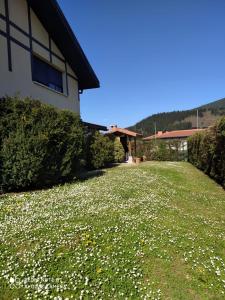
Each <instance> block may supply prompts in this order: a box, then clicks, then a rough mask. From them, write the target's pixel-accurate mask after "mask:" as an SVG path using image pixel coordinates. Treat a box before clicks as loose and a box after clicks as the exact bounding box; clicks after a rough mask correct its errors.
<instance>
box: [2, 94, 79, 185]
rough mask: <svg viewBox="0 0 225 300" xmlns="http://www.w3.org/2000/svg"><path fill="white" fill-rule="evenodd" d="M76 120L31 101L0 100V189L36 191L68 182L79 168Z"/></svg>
mask: <svg viewBox="0 0 225 300" xmlns="http://www.w3.org/2000/svg"><path fill="white" fill-rule="evenodd" d="M83 144H84V132H83V126H82V123H81V120H80V118H79V116H77V115H75V114H74V113H72V112H69V111H63V110H58V109H55V108H54V107H52V106H49V105H46V104H42V103H41V102H39V101H36V100H33V99H29V98H27V99H24V100H20V99H18V98H3V99H0V186H1V189H2V190H3V191H12V190H13V191H15V190H24V189H31V188H40V187H45V186H50V185H53V184H57V183H61V182H64V181H66V180H70V179H72V178H73V177H74V176H75V174H76V173H77V172H78V171H79V169H80V165H81V164H82V158H83V149H84V146H83Z"/></svg>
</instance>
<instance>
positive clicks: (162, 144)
mask: <svg viewBox="0 0 225 300" xmlns="http://www.w3.org/2000/svg"><path fill="white" fill-rule="evenodd" d="M180 143H181V141H179V140H173V141H162V140H156V141H155V140H152V141H145V142H140V141H139V142H138V143H137V153H136V155H137V156H138V157H142V156H144V157H145V158H146V160H149V161H151V160H157V161H182V160H186V159H187V151H180V150H179V148H180Z"/></svg>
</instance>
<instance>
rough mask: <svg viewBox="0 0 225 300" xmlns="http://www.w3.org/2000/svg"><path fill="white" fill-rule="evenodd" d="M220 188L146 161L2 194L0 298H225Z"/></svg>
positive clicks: (194, 174)
mask: <svg viewBox="0 0 225 300" xmlns="http://www.w3.org/2000/svg"><path fill="white" fill-rule="evenodd" d="M224 249H225V192H224V190H223V189H222V188H221V187H220V186H218V185H217V184H216V183H214V182H213V181H212V180H210V179H209V178H208V177H207V176H205V175H203V174H202V173H201V172H200V171H198V170H197V169H195V168H194V167H193V166H191V165H189V164H187V163H169V162H162V163H159V162H152V163H144V164H141V165H140V166H138V167H129V166H121V167H117V168H114V169H109V170H105V173H104V174H103V175H102V176H99V177H94V178H91V179H89V180H86V181H80V182H75V183H73V184H68V185H64V186H60V187H55V188H52V189H49V190H46V191H37V192H31V193H22V194H16V195H7V196H4V197H2V198H0V299H7V300H8V299H55V300H56V299H58V300H59V299H224V298H225V294H224V293H225V250H224Z"/></svg>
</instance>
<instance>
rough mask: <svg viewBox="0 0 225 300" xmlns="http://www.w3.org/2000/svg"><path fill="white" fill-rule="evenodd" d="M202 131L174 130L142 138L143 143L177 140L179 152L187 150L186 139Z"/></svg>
mask: <svg viewBox="0 0 225 300" xmlns="http://www.w3.org/2000/svg"><path fill="white" fill-rule="evenodd" d="M202 130H204V129H187V130H175V131H158V132H157V134H154V135H151V136H148V137H145V138H143V140H144V141H151V140H155V139H156V140H164V141H171V140H179V141H180V147H179V150H184V151H186V150H187V139H188V137H190V136H192V135H193V134H195V133H196V132H200V131H202Z"/></svg>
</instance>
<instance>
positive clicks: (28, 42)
mask: <svg viewBox="0 0 225 300" xmlns="http://www.w3.org/2000/svg"><path fill="white" fill-rule="evenodd" d="M6 2H7V3H8V9H7V7H5V0H0V97H2V96H5V95H8V96H14V95H19V96H21V97H26V96H28V97H32V98H35V99H38V100H41V101H42V102H45V103H48V104H52V105H54V106H56V107H58V108H62V109H70V110H72V111H74V112H77V113H80V102H79V87H78V80H77V77H76V74H75V73H74V72H73V70H72V69H71V67H70V66H69V64H68V63H67V62H66V61H65V58H64V57H63V55H62V53H61V52H60V50H59V49H58V47H57V45H56V44H55V43H54V41H53V40H52V39H51V37H50V36H49V34H48V32H47V31H46V30H45V28H44V27H43V26H42V24H41V22H40V21H39V19H38V18H37V16H36V15H35V13H34V12H33V11H32V9H30V18H29V13H28V11H29V8H28V5H27V1H26V0H7V1H6ZM7 11H8V13H7ZM29 19H30V23H29ZM29 24H30V26H29ZM32 51H33V54H35V55H36V56H39V57H40V58H41V59H42V60H45V61H46V62H48V63H49V64H51V65H52V66H53V67H55V68H56V69H58V70H60V71H61V72H63V93H60V92H57V91H55V90H53V89H51V88H49V87H46V86H44V85H41V84H40V83H36V82H33V81H32V66H31V53H32Z"/></svg>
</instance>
